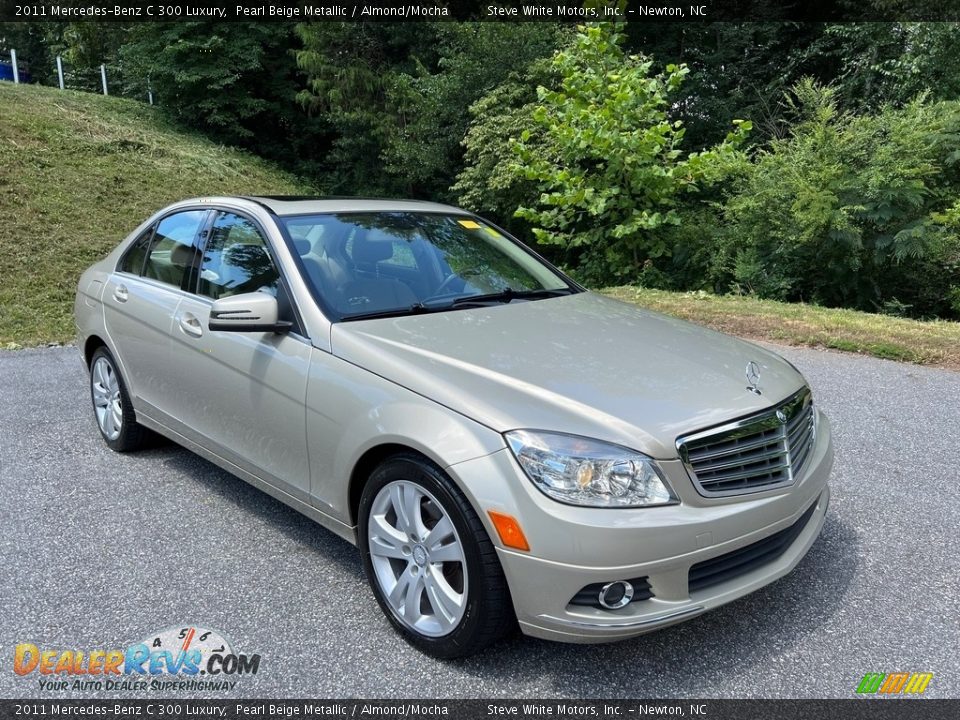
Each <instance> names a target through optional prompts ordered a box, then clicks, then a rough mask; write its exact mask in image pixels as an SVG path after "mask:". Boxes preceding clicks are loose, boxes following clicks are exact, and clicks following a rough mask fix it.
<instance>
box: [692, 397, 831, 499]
mask: <svg viewBox="0 0 960 720" xmlns="http://www.w3.org/2000/svg"><path fill="white" fill-rule="evenodd" d="M813 441H814V412H813V400H812V397H811V395H810V390H809V389H807V388H804V389H803V390H801V391H800V392H798V393H796V394H795V395H793V396H792V397H790V398H788V399H787V400H785V401H784V402H782V403H780V404H779V405H777V406H776V407H773V408H771V409H770V410H765V411H764V412H762V413H759V414H757V415H751V416H750V417H748V418H744V419H742V420H737V421H735V422H732V423H727V424H725V425H721V426H720V427H715V428H711V429H709V430H704V431H702V432H697V433H693V434H690V435H685V436H683V437H681V438H677V450H679V451H680V459H681V460H683V463H684V465H686V467H687V472H688V473H690V478H691V479H692V480H693V483H694V485H696V487H697V491H698V492H699V493H700V494H701V495H705V496H708V497H717V496H723V495H742V494H745V493H753V492H761V491H763V490H771V489H773V488H777V487H782V486H784V485H790V484H792V483H793V481H794V479H795V478H797V477H798V476H799V475H800V473H801V471H802V470H803V466H804V464H805V463H806V461H807V459H808V458H809V457H810V453H811V451H812V449H813Z"/></svg>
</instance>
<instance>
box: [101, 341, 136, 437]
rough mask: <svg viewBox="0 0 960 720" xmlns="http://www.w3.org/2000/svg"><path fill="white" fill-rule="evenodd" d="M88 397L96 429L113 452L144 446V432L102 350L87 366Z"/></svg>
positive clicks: (112, 364)
mask: <svg viewBox="0 0 960 720" xmlns="http://www.w3.org/2000/svg"><path fill="white" fill-rule="evenodd" d="M90 397H91V399H92V400H93V412H94V415H95V416H96V419H97V427H98V428H99V429H100V434H101V435H103V439H104V440H105V441H106V443H107V445H108V446H110V448H111V449H112V450H116V451H117V452H127V451H129V450H136V449H137V448H139V447H141V446H142V445H143V444H144V442H145V440H146V436H147V430H146V428H144V427H143V426H142V425H140V424H139V423H137V421H136V416H135V415H134V412H133V405H132V404H131V402H130V397H129V395H128V394H127V388H126V385H124V383H123V378H121V377H120V373H119V371H118V370H117V365H116V362H115V361H114V359H113V356H112V355H111V354H110V351H109V350H107V349H106V348H105V347H101V348H98V349H97V351H96V352H95V353H94V354H93V359H92V360H91V362H90Z"/></svg>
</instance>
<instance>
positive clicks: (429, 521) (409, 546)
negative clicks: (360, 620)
mask: <svg viewBox="0 0 960 720" xmlns="http://www.w3.org/2000/svg"><path fill="white" fill-rule="evenodd" d="M360 517H361V522H360V547H361V551H362V553H363V561H364V566H365V568H366V571H367V577H368V579H369V581H370V585H371V587H372V588H373V591H374V594H375V595H376V598H377V601H378V602H379V604H380V607H381V608H382V609H383V611H384V613H385V614H386V615H387V617H388V618H390V620H391V622H392V623H393V624H394V626H395V627H397V628H398V629H399V630H400V632H401V633H402V634H403V635H404V637H405V638H406V639H407V640H408V641H409V642H411V643H412V644H413V645H415V646H417V647H418V648H420V649H421V650H424V651H425V652H428V653H429V654H431V655H434V656H436V657H444V658H449V657H459V656H463V655H469V654H471V653H474V652H477V651H478V650H480V649H482V648H483V647H486V646H487V645H489V644H490V643H492V642H494V641H495V640H497V639H498V638H499V637H501V636H502V635H503V634H504V632H505V631H506V630H509V629H510V627H511V626H512V623H513V616H512V608H511V606H510V599H509V594H508V592H507V588H506V581H505V580H504V577H503V572H502V570H501V568H500V563H499V561H498V559H497V556H496V550H495V549H494V548H493V544H492V543H491V542H490V539H489V537H488V536H487V534H486V531H485V530H484V528H483V525H482V524H481V523H480V520H479V518H478V517H477V515H476V513H475V512H474V511H473V508H471V507H470V505H469V503H468V502H467V501H466V499H465V498H464V497H463V495H462V493H460V491H459V490H458V489H457V488H456V487H455V486H454V485H453V483H452V482H451V481H450V480H449V479H448V478H447V477H446V476H445V475H444V474H443V473H442V472H440V470H439V469H438V468H436V467H434V466H433V465H432V464H430V463H428V462H426V461H424V460H422V459H420V458H417V457H415V456H399V457H396V458H392V459H391V460H388V461H387V462H386V463H384V464H383V465H381V466H380V467H379V468H378V469H377V470H376V471H375V472H374V473H373V475H372V476H371V478H370V481H369V482H368V483H367V485H366V487H365V488H364V492H363V497H362V498H361V501H360Z"/></svg>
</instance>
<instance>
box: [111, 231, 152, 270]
mask: <svg viewBox="0 0 960 720" xmlns="http://www.w3.org/2000/svg"><path fill="white" fill-rule="evenodd" d="M154 227H155V226H154V225H151V226H150V227H149V228H147V229H146V230H144V231H143V233H142V234H141V235H140V237H138V238H137V239H136V240H135V241H134V243H133V245H131V246H130V247H129V248H128V249H127V251H126V252H125V253H124V254H123V258H122V259H121V260H120V267H119V269H120V271H121V272H127V273H130V274H131V275H139V274H140V273H142V272H143V261H144V260H146V258H147V251H148V250H149V249H150V241H151V240H152V239H153V230H154Z"/></svg>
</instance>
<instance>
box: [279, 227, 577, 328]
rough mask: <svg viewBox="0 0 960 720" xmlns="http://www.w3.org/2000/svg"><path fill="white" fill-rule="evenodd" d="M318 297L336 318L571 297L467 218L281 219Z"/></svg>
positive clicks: (567, 286)
mask: <svg viewBox="0 0 960 720" xmlns="http://www.w3.org/2000/svg"><path fill="white" fill-rule="evenodd" d="M280 220H281V222H283V224H284V225H285V226H286V229H287V232H288V233H289V235H290V238H291V240H292V241H293V246H294V250H295V251H296V253H297V255H299V256H300V260H301V263H302V268H303V273H304V276H305V278H306V280H307V282H308V283H309V284H310V285H311V286H312V289H313V291H314V293H315V295H316V296H317V297H319V298H322V300H323V304H324V305H325V306H326V307H327V308H328V309H332V310H333V311H334V312H335V313H336V314H337V315H338V316H339V318H338V319H341V320H352V319H361V318H364V317H376V316H383V315H400V314H405V313H415V312H435V311H443V310H450V309H455V308H463V307H471V306H476V305H477V304H483V303H487V302H489V303H498V302H512V301H515V300H522V299H537V298H542V297H549V296H551V295H561V294H566V293H570V292H576V290H575V288H574V286H573V285H572V284H571V283H570V282H569V281H567V280H566V279H565V278H563V277H562V276H561V275H559V274H558V273H557V272H556V271H554V270H552V269H551V268H549V267H547V266H546V265H544V264H543V263H542V262H540V261H539V260H538V259H537V258H535V257H534V256H532V255H530V254H529V253H527V252H526V251H525V250H524V249H523V248H522V247H520V246H519V245H518V244H517V243H516V242H514V241H512V240H511V239H510V238H508V237H506V236H505V235H504V234H503V233H501V232H500V231H499V230H497V229H496V228H493V227H491V226H490V225H487V224H486V223H484V222H482V221H480V220H477V219H475V218H472V217H467V216H464V215H440V214H432V213H417V212H377V213H340V214H322V215H310V216H302V215H301V216H292V217H285V218H280Z"/></svg>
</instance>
